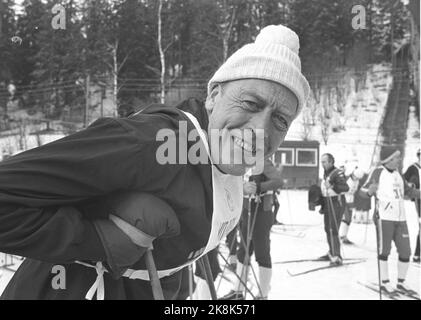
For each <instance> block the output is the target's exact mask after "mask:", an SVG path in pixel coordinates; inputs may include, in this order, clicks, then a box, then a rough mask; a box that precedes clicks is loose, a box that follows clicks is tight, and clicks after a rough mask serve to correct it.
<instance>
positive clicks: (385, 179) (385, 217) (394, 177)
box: [360, 147, 420, 293]
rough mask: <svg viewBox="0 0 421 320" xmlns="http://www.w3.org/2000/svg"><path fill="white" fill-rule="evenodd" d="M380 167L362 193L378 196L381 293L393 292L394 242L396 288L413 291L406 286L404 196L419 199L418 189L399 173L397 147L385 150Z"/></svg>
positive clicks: (407, 248)
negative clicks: (391, 261)
mask: <svg viewBox="0 0 421 320" xmlns="http://www.w3.org/2000/svg"><path fill="white" fill-rule="evenodd" d="M380 159H381V164H382V165H381V166H380V167H377V168H375V169H374V170H373V171H372V172H371V173H370V175H369V177H368V179H367V182H366V183H365V185H364V186H363V188H361V190H360V193H361V194H362V195H363V196H366V197H372V196H375V197H376V211H375V216H374V217H375V223H376V227H377V232H378V239H379V241H378V247H379V248H378V252H379V256H378V259H379V264H380V279H381V290H382V291H384V292H385V293H393V292H394V291H395V288H393V287H392V285H391V284H390V280H389V269H388V268H389V266H388V257H389V254H390V250H391V244H392V241H393V242H394V243H395V245H396V248H397V251H398V255H399V261H398V281H397V285H396V289H397V290H398V291H400V292H403V293H410V292H411V291H412V290H411V289H409V288H408V287H407V285H406V284H405V278H406V275H407V272H408V267H409V260H410V257H411V247H410V242H409V234H408V226H407V223H406V215H405V206H404V196H408V197H410V198H416V199H419V198H420V191H419V189H418V190H417V189H414V188H411V187H410V186H409V185H408V183H407V182H406V181H405V180H404V179H403V177H402V175H401V174H400V173H399V171H398V168H399V165H400V163H401V153H400V151H399V150H396V149H395V148H385V147H384V148H382V150H381V152H380Z"/></svg>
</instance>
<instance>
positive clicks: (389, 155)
mask: <svg viewBox="0 0 421 320" xmlns="http://www.w3.org/2000/svg"><path fill="white" fill-rule="evenodd" d="M400 154H401V152H400V151H399V150H398V149H396V148H393V147H383V148H382V149H381V150H380V163H381V164H385V163H388V162H389V161H390V160H392V159H393V158H394V157H395V156H398V155H400Z"/></svg>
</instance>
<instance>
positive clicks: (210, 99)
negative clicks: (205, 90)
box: [205, 83, 221, 112]
mask: <svg viewBox="0 0 421 320" xmlns="http://www.w3.org/2000/svg"><path fill="white" fill-rule="evenodd" d="M220 92H221V85H220V84H219V83H218V84H217V85H216V86H215V87H213V89H212V91H211V93H210V94H209V95H208V96H207V98H206V103H205V107H206V110H208V111H209V112H211V111H212V110H213V107H214V106H215V102H216V97H217V96H218V94H219V93H220Z"/></svg>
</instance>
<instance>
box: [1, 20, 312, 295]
mask: <svg viewBox="0 0 421 320" xmlns="http://www.w3.org/2000/svg"><path fill="white" fill-rule="evenodd" d="M286 39H288V41H286ZM298 48H299V43H298V37H297V35H296V34H295V33H294V32H293V31H292V30H290V29H288V28H286V27H284V26H267V27H265V28H263V29H262V30H261V31H260V33H259V35H258V36H257V38H256V40H255V42H254V43H251V44H247V45H246V46H244V47H243V48H241V49H239V50H238V51H237V52H235V53H234V54H233V55H232V56H231V57H230V58H229V59H228V60H227V61H226V62H225V63H224V64H223V65H222V66H221V67H220V68H219V69H218V70H217V71H216V73H215V74H214V76H213V77H212V78H211V80H210V81H209V83H208V95H207V98H206V102H205V103H201V105H200V107H199V108H196V109H197V110H199V111H198V112H196V113H195V114H192V113H190V112H186V111H183V110H180V109H178V108H174V107H172V106H165V105H159V104H154V105H151V106H149V107H147V108H144V109H143V110H142V111H141V112H138V113H136V114H134V115H131V116H130V117H128V118H124V119H112V118H102V119H99V120H97V121H95V122H94V123H93V124H92V125H90V126H89V127H88V128H86V129H85V130H82V131H80V132H77V133H75V134H72V135H69V136H67V137H65V138H62V139H60V140H57V141H54V142H52V143H49V144H46V145H43V146H41V147H39V148H35V149H32V150H28V151H25V152H23V153H20V154H18V155H16V156H14V157H11V158H9V159H7V160H6V161H3V162H2V163H0V252H5V253H9V254H15V255H19V256H23V257H26V258H27V259H26V260H25V261H24V262H23V263H22V265H21V266H20V268H19V269H18V271H17V272H16V273H15V275H14V277H13V278H12V280H11V281H10V282H9V284H8V286H7V287H6V289H5V291H4V292H3V294H2V297H1V298H2V299H84V298H88V299H92V298H94V297H95V295H96V297H97V298H98V299H101V298H104V299H152V298H153V295H152V289H151V286H150V283H149V274H148V272H147V270H146V263H145V256H144V253H145V251H146V250H149V249H153V257H154V259H155V264H156V268H157V271H158V277H159V278H160V280H161V285H162V289H163V294H164V298H166V299H185V298H186V297H187V296H188V290H187V289H186V288H188V286H186V283H187V281H186V280H187V277H186V273H187V272H186V271H187V267H188V266H189V265H191V264H193V263H194V262H195V261H197V260H198V259H199V258H201V257H202V256H203V255H204V254H206V253H208V252H210V251H211V250H213V249H214V248H215V247H216V246H217V245H218V244H219V241H220V240H221V239H223V238H224V237H225V236H226V235H227V234H228V233H229V232H230V231H231V230H232V229H233V228H234V226H235V225H236V223H237V222H238V220H239V218H240V215H241V208H242V198H243V193H242V175H243V174H244V173H245V172H246V170H248V168H250V167H254V166H258V165H259V164H260V163H261V164H263V159H264V158H267V157H270V156H272V155H273V154H274V152H275V151H276V150H277V149H278V147H279V145H280V144H281V142H282V141H283V140H284V138H285V135H286V133H287V131H288V128H289V127H290V125H291V122H292V121H293V120H294V119H295V118H296V116H297V115H298V113H299V112H300V110H301V108H302V107H303V106H304V104H305V102H306V99H307V97H308V92H309V85H308V82H307V81H306V79H305V78H304V76H303V75H302V74H301V68H300V64H299V57H298ZM186 103H187V104H195V103H198V104H199V103H200V102H197V101H195V100H189V101H188V102H186ZM204 108H206V112H203V111H204ZM192 109H195V106H193V107H192ZM215 132H216V133H218V134H219V133H220V135H216V136H215V135H214V133H215ZM250 132H251V133H253V134H254V135H250V134H249V135H246V133H250ZM259 132H260V133H261V132H263V135H260V136H261V137H262V139H260V140H259V139H257V138H255V137H256V136H259ZM206 134H208V135H209V137H207V136H206ZM238 160H240V161H238ZM246 160H248V161H246ZM251 160H252V161H251ZM132 192H135V193H140V194H141V195H142V197H148V196H147V195H150V196H152V197H153V199H155V201H152V202H151V203H153V202H155V203H160V207H162V208H166V209H165V210H164V211H163V212H161V211H160V210H161V209H160V207H156V210H157V212H155V211H154V208H155V206H154V205H151V206H147V207H145V208H143V207H141V208H137V209H136V206H133V205H130V203H131V204H133V203H136V201H137V200H138V198H136V197H134V198H133V199H130V198H126V199H125V201H128V202H124V203H125V204H126V205H127V206H126V207H125V209H124V210H121V211H120V210H115V209H114V207H112V206H109V205H108V203H110V202H111V203H114V202H115V204H116V206H115V208H122V206H121V203H119V201H118V198H116V196H117V195H118V194H120V193H123V195H124V194H131V193H132ZM172 212H173V213H174V214H175V218H174V215H173V214H172ZM158 217H161V218H159V219H158ZM175 226H178V227H175ZM178 231H179V232H178ZM57 266H61V267H59V268H58V270H64V273H65V274H61V276H65V280H66V281H65V285H60V286H56V285H55V284H56V283H55V281H56V280H57V276H58V274H55V273H54V271H55V270H57Z"/></svg>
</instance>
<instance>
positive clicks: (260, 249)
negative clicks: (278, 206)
mask: <svg viewBox="0 0 421 320" xmlns="http://www.w3.org/2000/svg"><path fill="white" fill-rule="evenodd" d="M255 209H256V203H255V202H254V201H252V202H251V207H250V213H251V215H250V217H249V216H248V211H249V210H248V208H247V207H245V208H243V212H242V215H241V220H240V232H241V242H242V243H241V244H240V246H239V249H238V254H237V256H238V260H239V261H240V262H241V263H243V264H244V263H245V256H246V249H245V245H246V244H247V226H248V225H249V228H250V229H251V228H252V224H253V220H255V224H254V229H253V232H252V233H251V239H250V243H249V244H250V245H249V252H248V253H249V259H248V261H247V263H248V264H250V256H251V255H252V254H253V252H254V253H255V258H256V261H257V263H258V264H259V266H261V267H265V268H271V267H272V260H271V257H270V229H271V228H272V225H273V211H271V210H269V211H263V205H262V203H260V207H259V208H258V210H257V214H256V216H255V211H256V210H255ZM254 217H256V219H254ZM249 221H250V223H249V224H248V222H249Z"/></svg>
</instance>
